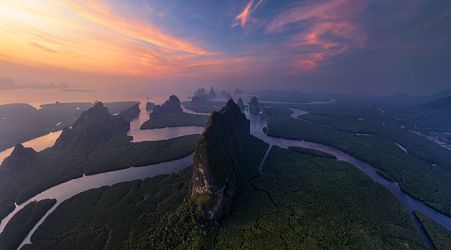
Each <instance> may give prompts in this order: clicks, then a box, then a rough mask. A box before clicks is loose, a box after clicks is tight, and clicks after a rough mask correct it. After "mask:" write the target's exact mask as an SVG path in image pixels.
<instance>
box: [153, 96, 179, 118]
mask: <svg viewBox="0 0 451 250" xmlns="http://www.w3.org/2000/svg"><path fill="white" fill-rule="evenodd" d="M176 113H183V110H182V106H181V105H180V100H179V98H178V97H177V96H175V95H171V96H170V97H169V100H167V101H165V102H164V103H163V104H162V105H157V106H155V108H154V109H153V112H152V115H166V114H176Z"/></svg>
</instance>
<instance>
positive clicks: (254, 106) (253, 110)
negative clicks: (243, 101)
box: [249, 96, 266, 116]
mask: <svg viewBox="0 0 451 250" xmlns="http://www.w3.org/2000/svg"><path fill="white" fill-rule="evenodd" d="M249 113H250V114H251V115H262V116H265V115H266V111H265V108H264V107H263V105H262V104H261V103H259V102H258V99H257V97H256V96H253V97H252V98H251V101H250V102H249Z"/></svg>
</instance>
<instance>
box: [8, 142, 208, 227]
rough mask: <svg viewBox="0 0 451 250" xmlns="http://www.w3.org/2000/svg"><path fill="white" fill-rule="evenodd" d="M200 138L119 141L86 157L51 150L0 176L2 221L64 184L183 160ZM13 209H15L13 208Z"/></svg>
mask: <svg viewBox="0 0 451 250" xmlns="http://www.w3.org/2000/svg"><path fill="white" fill-rule="evenodd" d="M198 139H199V135H188V136H182V137H178V138H173V139H169V140H163V141H154V142H139V143H131V142H129V141H128V140H127V139H126V138H123V137H119V138H115V139H112V140H111V141H109V142H108V143H105V144H103V145H101V146H100V147H99V148H97V149H96V150H94V151H93V152H91V153H89V154H86V153H80V152H77V151H71V152H70V153H67V152H66V151H62V150H55V149H47V150H45V151H43V152H41V153H39V158H38V160H37V161H36V162H35V164H33V166H30V167H28V168H27V169H25V170H24V171H25V172H24V171H17V172H13V173H7V172H0V179H2V181H1V182H0V190H1V192H0V204H1V208H2V210H1V211H0V212H1V213H0V215H1V218H3V217H4V216H6V215H7V214H8V213H9V212H11V207H12V208H14V207H13V206H14V201H16V202H17V203H21V202H23V201H25V200H27V199H29V198H30V197H32V196H34V195H36V194H38V193H40V192H41V191H43V190H45V189H47V188H50V187H53V186H55V185H58V184H60V183H62V182H65V181H68V180H71V179H74V178H78V177H81V176H82V175H83V173H86V174H94V173H100V172H107V171H113V170H118V169H124V168H128V167H130V166H134V167H139V166H145V165H150V164H156V163H160V162H164V161H171V160H176V159H179V158H182V157H184V156H187V155H189V154H191V153H192V152H194V149H195V147H196V143H197V140H198ZM11 205H12V206H11Z"/></svg>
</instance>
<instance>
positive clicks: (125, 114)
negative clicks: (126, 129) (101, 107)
mask: <svg viewBox="0 0 451 250" xmlns="http://www.w3.org/2000/svg"><path fill="white" fill-rule="evenodd" d="M140 112H141V110H140V109H139V103H137V104H134V105H133V106H131V107H130V108H128V109H126V110H123V111H121V112H120V114H119V115H120V116H121V117H122V118H123V119H124V120H125V121H127V122H130V121H132V120H134V119H136V118H138V117H139V113H140Z"/></svg>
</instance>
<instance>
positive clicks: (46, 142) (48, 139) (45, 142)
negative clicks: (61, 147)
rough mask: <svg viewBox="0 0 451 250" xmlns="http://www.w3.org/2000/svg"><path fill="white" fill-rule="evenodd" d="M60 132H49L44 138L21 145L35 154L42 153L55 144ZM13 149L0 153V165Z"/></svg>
mask: <svg viewBox="0 0 451 250" xmlns="http://www.w3.org/2000/svg"><path fill="white" fill-rule="evenodd" d="M61 132H62V131H61V130H60V131H56V132H51V133H48V134H46V135H44V136H41V137H37V138H34V139H32V140H29V141H27V142H24V143H22V144H23V145H24V146H25V147H28V148H33V149H34V150H36V151H37V152H39V151H42V150H44V149H46V148H48V147H51V146H53V144H55V141H56V139H57V138H58V137H59V136H60V134H61ZM13 149H14V147H11V148H8V149H6V150H4V151H2V152H0V164H1V163H2V162H3V160H4V159H5V158H6V157H8V156H9V155H11V153H12V152H13Z"/></svg>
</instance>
